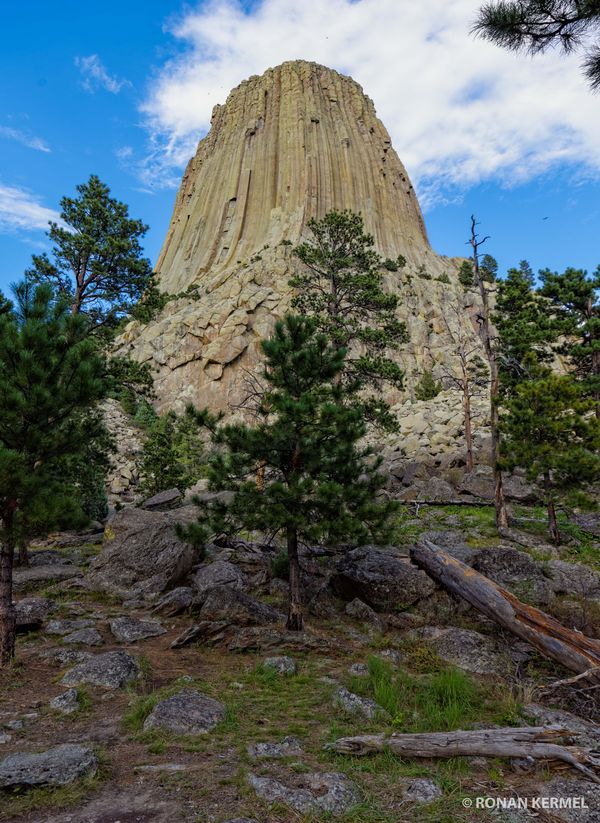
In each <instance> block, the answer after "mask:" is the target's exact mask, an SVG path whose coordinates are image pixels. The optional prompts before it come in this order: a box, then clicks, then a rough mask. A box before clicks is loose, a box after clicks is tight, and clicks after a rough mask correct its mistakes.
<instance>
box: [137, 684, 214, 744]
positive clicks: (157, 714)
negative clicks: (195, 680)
mask: <svg viewBox="0 0 600 823" xmlns="http://www.w3.org/2000/svg"><path fill="white" fill-rule="evenodd" d="M224 717H225V707H224V706H223V704H222V703H219V702H218V701H217V700H213V698H212V697H207V696H206V695H205V694H200V692H197V691H194V690H193V689H183V690H182V691H180V692H178V693H177V694H174V695H173V696H172V697H167V698H166V699H165V700H161V701H160V703H157V704H156V706H155V707H154V709H153V710H152V712H151V713H150V714H149V715H148V717H147V718H146V720H145V721H144V731H149V730H150V729H165V730H166V731H169V732H173V733H174V734H207V733H208V732H209V731H211V729H214V727H215V726H216V725H217V723H219V722H220V721H221V720H223V718H224Z"/></svg>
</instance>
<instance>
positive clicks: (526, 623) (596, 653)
mask: <svg viewBox="0 0 600 823" xmlns="http://www.w3.org/2000/svg"><path fill="white" fill-rule="evenodd" d="M410 556H411V558H412V560H413V561H414V562H415V563H416V564H417V566H419V567H420V568H422V569H423V570H424V571H426V572H427V574H428V575H429V576H430V577H432V578H433V579H434V580H436V581H437V582H438V583H440V584H441V585H442V586H443V587H444V588H445V589H447V591H449V592H451V593H452V594H455V595H458V596H459V597H462V598H463V599H464V600H466V601H467V603H470V604H471V606H473V607H474V608H475V609H477V611H479V612H481V613H482V614H485V615H486V617H489V618H490V619H491V620H493V621H494V622H495V623H497V624H498V625H499V626H502V628H504V629H507V630H508V631H509V632H512V634H515V635H516V636H517V637H520V638H521V639H522V640H525V641H526V642H527V643H530V644H531V645H532V646H533V647H534V648H536V649H537V650H538V651H539V652H541V653H542V654H543V655H544V656H545V657H548V658H550V659H551V660H556V662H557V663H560V664H561V665H563V666H565V668H567V669H570V670H571V671H573V672H576V673H577V674H579V673H581V672H585V671H590V676H591V677H593V679H594V682H599V681H600V668H599V667H600V641H598V640H593V639H592V638H589V637H586V636H585V635H583V634H581V632H578V631H572V630H571V629H567V628H566V627H565V626H563V625H562V623H559V622H558V620H555V619H554V618H553V617H551V616H550V615H548V614H546V613H545V612H543V611H540V609H536V608H534V606H528V605H527V604H525V603H522V602H521V601H520V600H518V599H517V598H516V597H515V596H514V594H511V593H510V592H509V591H507V590H506V589H503V588H502V587H501V586H498V585H497V584H496V583H494V582H493V581H492V580H490V579H489V578H487V577H485V576H484V575H483V574H480V573H479V572H477V571H475V569H472V568H471V567H470V566H467V565H465V564H464V563H461V561H460V560H456V559H455V558H454V557H451V556H450V555H449V554H446V552H444V551H442V550H441V549H440V548H439V547H438V546H436V545H435V544H434V543H432V542H431V541H430V540H427V539H426V538H421V540H420V541H419V543H418V545H417V546H415V547H413V548H412V549H411V550H410ZM592 669H597V670H598V671H597V673H596V674H595V675H592V674H591V670H592Z"/></svg>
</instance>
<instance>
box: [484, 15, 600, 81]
mask: <svg viewBox="0 0 600 823" xmlns="http://www.w3.org/2000/svg"><path fill="white" fill-rule="evenodd" d="M473 30H474V32H475V33H477V34H480V35H481V36H482V37H485V38H486V39H487V40H491V41H492V43H496V44H497V45H498V46H502V47H503V48H506V49H510V50H511V51H516V52H525V53H526V54H532V55H535V54H540V53H542V52H545V51H547V50H548V49H552V48H555V47H556V46H558V47H559V48H561V49H562V50H563V51H564V52H565V53H569V52H572V51H576V50H582V51H583V53H584V62H583V69H584V73H585V76H586V77H587V79H588V81H589V83H590V85H591V87H592V89H593V90H597V89H598V88H600V40H598V37H597V35H598V31H599V30H600V0H494V2H491V3H485V4H484V5H483V6H482V7H481V9H480V11H479V18H478V20H477V22H476V23H475V26H474V29H473Z"/></svg>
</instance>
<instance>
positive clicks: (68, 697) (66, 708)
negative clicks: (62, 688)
mask: <svg viewBox="0 0 600 823" xmlns="http://www.w3.org/2000/svg"><path fill="white" fill-rule="evenodd" d="M50 708H51V709H55V711H57V712H60V713H61V714H73V713H74V712H76V711H77V710H78V709H79V698H78V696H77V689H67V691H66V692H63V693H62V694H59V695H57V696H56V697H55V698H54V699H53V700H51V701H50Z"/></svg>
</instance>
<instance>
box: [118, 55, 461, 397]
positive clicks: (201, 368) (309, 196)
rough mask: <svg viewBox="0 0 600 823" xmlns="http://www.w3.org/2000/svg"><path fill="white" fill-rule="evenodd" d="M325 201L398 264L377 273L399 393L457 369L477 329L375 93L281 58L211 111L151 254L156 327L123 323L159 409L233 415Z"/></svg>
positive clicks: (128, 347) (124, 339)
mask: <svg viewBox="0 0 600 823" xmlns="http://www.w3.org/2000/svg"><path fill="white" fill-rule="evenodd" d="M332 208H337V209H343V208H349V209H352V210H353V211H360V212H361V213H362V215H363V218H364V221H365V225H366V228H367V230H368V231H369V232H370V233H371V234H373V236H374V238H375V242H376V246H377V249H378V251H379V253H380V254H381V255H382V256H383V257H388V258H392V259H393V258H396V257H397V256H398V255H400V254H401V255H403V256H404V257H405V258H406V260H407V265H406V267H405V268H404V269H403V270H401V271H398V272H389V273H386V278H385V279H386V283H387V287H388V288H389V289H390V290H393V291H395V292H397V293H398V295H399V297H400V301H401V306H400V307H399V309H398V316H399V318H400V319H402V320H404V321H405V322H406V324H407V326H408V329H409V334H410V343H409V344H408V345H407V346H406V347H404V349H403V351H402V352H400V353H399V354H398V358H399V360H400V362H401V363H402V365H403V366H404V368H405V369H406V372H407V380H406V386H407V389H406V393H405V395H404V398H406V397H407V396H410V394H411V392H412V389H413V387H414V384H415V383H416V382H417V381H418V379H419V376H420V373H421V372H422V371H423V369H426V368H433V370H434V373H435V372H436V370H438V368H439V369H441V367H442V365H443V366H445V367H448V366H450V367H452V365H453V362H454V354H453V351H454V350H455V341H456V339H457V336H458V335H464V334H467V335H469V336H472V337H473V339H474V340H476V339H477V336H476V331H475V325H474V322H473V319H472V318H473V316H474V314H475V312H476V306H475V305H474V296H473V295H468V296H465V295H464V292H463V289H462V287H461V286H460V284H459V282H458V277H457V272H458V264H459V262H460V261H458V260H456V259H449V258H444V257H440V256H438V255H436V254H435V253H434V252H433V250H432V249H431V247H430V245H429V242H428V240H427V235H426V231H425V226H424V222H423V218H422V215H421V211H420V208H419V204H418V202H417V199H416V196H415V193H414V190H413V187H412V185H411V183H410V180H409V179H408V175H407V173H406V170H405V169H404V167H403V165H402V163H401V162H400V160H399V158H398V155H397V154H396V152H395V151H394V149H393V147H392V145H391V141H390V137H389V135H388V133H387V131H386V129H385V127H384V126H383V124H382V123H381V121H380V120H379V119H378V118H377V116H376V113H375V109H374V106H373V103H372V101H371V100H370V99H369V98H368V97H366V96H365V94H364V93H363V91H362V89H361V87H360V86H359V85H358V84H357V83H355V82H354V81H353V80H352V79H351V78H349V77H345V76H343V75H340V74H338V73H337V72H335V71H332V70H330V69H327V68H325V67H323V66H319V65H317V64H314V63H307V62H303V61H296V62H291V63H284V64H283V65H281V66H278V67H277V68H274V69H269V70H268V71H267V72H265V74H263V75H262V76H260V77H251V78H250V79H248V80H246V81H244V82H243V83H241V84H240V86H238V87H237V88H236V89H234V90H233V91H232V92H231V93H230V95H229V97H228V99H227V102H226V103H225V105H223V106H216V107H215V110H214V112H213V118H212V125H211V129H210V131H209V133H208V134H207V136H206V137H205V138H204V139H202V140H201V141H200V143H199V145H198V149H197V152H196V155H195V156H194V157H193V158H192V160H190V162H189V164H188V167H187V169H186V172H185V174H184V177H183V181H182V184H181V187H180V190H179V193H178V195H177V199H176V202H175V207H174V211H173V216H172V219H171V224H170V227H169V231H168V235H167V238H166V240H165V243H164V246H163V249H162V251H161V254H160V257H159V260H158V264H157V271H158V275H159V283H160V288H161V289H162V290H163V291H164V292H166V293H167V294H169V295H170V296H171V298H173V299H171V300H170V302H169V303H168V304H167V305H166V307H165V308H164V310H163V311H162V312H161V314H160V315H159V316H158V317H157V318H156V319H155V320H153V321H152V322H151V323H149V324H147V325H145V326H142V325H140V324H139V323H137V322H133V323H130V324H129V325H128V326H127V327H126V329H125V331H124V333H123V335H122V336H121V338H120V340H119V353H120V354H128V355H130V356H132V357H134V358H135V359H136V360H138V361H140V362H148V363H150V364H151V366H152V369H153V372H154V376H155V382H156V391H157V398H158V400H157V405H158V408H159V409H160V410H164V409H166V408H181V407H183V405H184V404H185V403H187V402H189V401H191V402H193V403H195V404H197V405H199V406H209V407H210V408H212V409H214V410H217V409H218V410H224V411H228V410H230V409H231V407H232V406H235V405H236V404H237V403H239V401H240V399H241V398H242V397H243V395H244V385H243V384H244V377H245V375H246V373H247V372H248V371H249V372H253V373H256V371H257V369H258V367H259V362H260V349H259V344H260V340H261V338H263V337H265V336H266V335H268V334H269V332H270V330H271V328H272V326H273V323H274V320H275V319H276V318H277V317H280V316H282V315H283V314H284V313H285V311H286V309H287V307H288V306H289V300H290V296H291V295H290V289H289V286H288V281H289V278H290V277H291V276H292V274H293V273H294V271H295V269H296V268H297V267H298V266H299V265H301V264H300V263H299V261H297V260H296V259H295V258H294V256H293V252H292V250H293V247H294V246H295V245H297V244H298V242H300V240H301V239H302V238H304V237H305V236H306V224H307V221H308V220H309V219H310V218H311V217H317V218H319V217H322V216H323V215H324V214H325V213H326V212H328V211H329V210H331V209H332ZM440 278H441V279H440ZM451 306H458V307H459V311H458V312H456V311H449V308H450V307H451ZM389 399H390V400H391V401H392V402H399V401H400V400H402V399H403V398H402V395H398V394H397V393H396V394H395V395H394V396H390V398H389Z"/></svg>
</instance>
